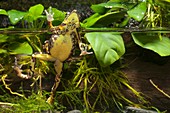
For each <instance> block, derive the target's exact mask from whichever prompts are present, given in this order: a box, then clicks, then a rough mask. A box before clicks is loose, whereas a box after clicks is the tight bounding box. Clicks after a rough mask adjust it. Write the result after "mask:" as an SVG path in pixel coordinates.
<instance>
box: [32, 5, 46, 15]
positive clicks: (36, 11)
mask: <svg viewBox="0 0 170 113" xmlns="http://www.w3.org/2000/svg"><path fill="white" fill-rule="evenodd" d="M43 11H44V6H43V5H41V4H37V5H34V6H32V7H30V8H29V13H31V14H32V15H33V16H36V17H37V16H39V15H41V14H42V13H43Z"/></svg>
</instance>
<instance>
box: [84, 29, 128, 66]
mask: <svg viewBox="0 0 170 113" xmlns="http://www.w3.org/2000/svg"><path fill="white" fill-rule="evenodd" d="M85 36H86V38H87V40H88V41H89V43H90V44H91V46H92V48H93V49H94V52H95V55H96V57H97V59H98V61H99V63H100V64H101V66H109V65H111V64H113V63H114V62H115V61H117V60H118V59H119V58H120V57H121V56H122V55H123V54H124V53H125V47H124V42H123V39H122V37H121V35H120V34H117V33H114V32H113V33H112V32H93V33H86V34H85Z"/></svg>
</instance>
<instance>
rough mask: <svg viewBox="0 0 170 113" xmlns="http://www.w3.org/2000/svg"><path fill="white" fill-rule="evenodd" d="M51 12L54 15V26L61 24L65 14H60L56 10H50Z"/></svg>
mask: <svg viewBox="0 0 170 113" xmlns="http://www.w3.org/2000/svg"><path fill="white" fill-rule="evenodd" d="M52 12H53V13H54V16H53V17H54V21H53V23H54V24H55V25H58V24H61V22H63V20H64V19H65V16H66V13H65V12H62V11H60V10H58V9H56V8H52Z"/></svg>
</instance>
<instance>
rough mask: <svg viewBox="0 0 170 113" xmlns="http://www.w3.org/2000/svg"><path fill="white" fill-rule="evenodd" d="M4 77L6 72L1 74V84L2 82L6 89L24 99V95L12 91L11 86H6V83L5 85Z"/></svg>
mask: <svg viewBox="0 0 170 113" xmlns="http://www.w3.org/2000/svg"><path fill="white" fill-rule="evenodd" d="M6 77H7V74H5V75H3V76H2V78H1V80H2V82H3V84H4V86H5V88H6V89H8V90H9V91H10V93H11V94H14V95H18V96H20V97H23V98H24V99H26V97H25V96H24V95H22V94H19V93H17V92H13V91H12V90H11V88H9V87H8V85H7V84H6V82H5V78H6Z"/></svg>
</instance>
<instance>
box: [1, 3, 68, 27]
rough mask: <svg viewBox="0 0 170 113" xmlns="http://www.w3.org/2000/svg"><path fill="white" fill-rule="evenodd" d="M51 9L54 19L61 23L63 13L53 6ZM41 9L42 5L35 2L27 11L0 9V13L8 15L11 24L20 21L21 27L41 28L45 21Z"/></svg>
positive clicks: (42, 9)
mask: <svg viewBox="0 0 170 113" xmlns="http://www.w3.org/2000/svg"><path fill="white" fill-rule="evenodd" d="M52 10H53V11H54V20H57V21H59V22H60V23H61V22H62V21H63V19H64V17H65V13H64V12H61V11H59V10H57V9H56V8H53V9H52ZM43 11H44V6H43V5H41V4H37V5H34V6H32V7H30V8H29V10H28V11H27V12H23V11H18V10H13V9H12V10H9V11H6V10H4V9H0V15H6V16H8V17H9V19H10V21H11V23H12V24H13V25H16V24H17V23H19V22H21V23H22V25H23V27H26V28H42V27H43V24H44V22H45V21H46V16H44V15H43ZM25 22H27V23H28V25H25ZM59 22H58V24H59Z"/></svg>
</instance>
